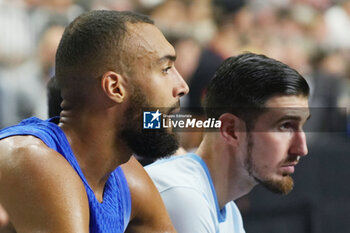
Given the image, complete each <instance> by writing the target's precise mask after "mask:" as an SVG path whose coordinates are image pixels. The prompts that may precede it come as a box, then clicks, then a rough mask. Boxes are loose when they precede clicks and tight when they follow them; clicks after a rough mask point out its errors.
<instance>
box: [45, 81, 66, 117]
mask: <svg viewBox="0 0 350 233" xmlns="http://www.w3.org/2000/svg"><path fill="white" fill-rule="evenodd" d="M46 90H47V104H48V114H49V117H50V118H51V117H54V116H59V115H60V113H61V111H62V108H61V102H62V97H61V90H60V89H59V87H58V86H57V83H56V78H55V77H52V78H51V79H50V80H49V82H48V83H47V86H46Z"/></svg>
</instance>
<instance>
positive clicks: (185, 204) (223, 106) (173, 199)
mask: <svg viewBox="0 0 350 233" xmlns="http://www.w3.org/2000/svg"><path fill="white" fill-rule="evenodd" d="M308 96H309V86H308V84H307V82H306V81H305V79H304V78H303V77H302V76H301V75H300V74H299V73H298V72H297V71H295V70H293V69H292V68H290V67H288V66H287V65H285V64H283V63H281V62H278V61H276V60H273V59H271V58H268V57H266V56H263V55H256V54H252V53H246V54H242V55H239V56H236V57H231V58H228V59H227V60H225V61H224V62H223V64H222V65H221V66H220V67H219V68H218V70H217V71H216V73H215V75H214V78H213V79H212V80H211V82H210V84H209V86H208V89H207V92H206V97H205V102H204V103H205V104H204V110H205V112H206V115H207V117H208V118H215V119H219V120H220V121H221V127H220V130H218V131H215V132H212V131H210V132H209V131H208V132H206V133H205V136H204V138H203V141H202V143H201V144H200V146H199V148H198V150H197V151H196V152H195V153H190V154H187V155H184V156H175V157H171V158H167V159H162V160H158V161H156V162H155V163H153V164H151V165H149V166H147V167H146V171H147V172H148V173H149V175H150V176H151V178H152V180H153V182H154V183H155V185H156V186H157V188H158V190H159V192H160V194H161V196H162V199H163V201H164V204H165V205H166V208H167V210H168V213H169V215H170V218H171V220H172V222H173V224H174V226H175V229H176V230H177V232H179V233H187V232H192V233H217V232H222V233H226V232H231V233H242V232H245V231H244V227H243V222H242V217H241V214H240V212H239V210H238V208H237V206H236V205H235V203H234V202H233V201H234V200H236V199H238V198H239V197H242V196H243V195H245V194H247V193H249V192H250V191H251V190H252V188H253V187H254V186H255V185H257V184H259V183H260V184H262V185H264V186H265V187H266V188H268V189H269V190H271V191H272V192H275V193H281V194H287V193H288V192H290V191H291V190H292V188H293V179H292V178H291V176H290V175H291V174H292V173H293V172H294V168H295V166H296V165H297V163H298V162H299V159H300V158H301V157H302V156H305V155H306V154H307V146H306V139H305V133H304V132H303V130H302V127H303V125H304V123H305V122H306V121H307V119H308V118H309V108H308Z"/></svg>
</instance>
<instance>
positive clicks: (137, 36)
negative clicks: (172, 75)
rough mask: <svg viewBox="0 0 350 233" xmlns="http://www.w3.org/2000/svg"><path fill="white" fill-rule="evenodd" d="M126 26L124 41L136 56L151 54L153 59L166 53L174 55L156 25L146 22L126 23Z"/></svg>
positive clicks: (173, 51) (172, 49) (170, 46)
mask: <svg viewBox="0 0 350 233" xmlns="http://www.w3.org/2000/svg"><path fill="white" fill-rule="evenodd" d="M127 28H128V36H127V38H126V43H128V44H129V46H128V47H129V48H130V49H131V50H133V51H134V52H135V53H136V56H152V57H154V58H155V59H156V58H161V57H163V56H166V55H172V56H175V50H174V48H173V46H172V45H171V44H170V43H169V42H168V41H167V40H166V39H165V37H164V35H163V33H162V32H161V31H160V30H159V29H158V28H157V27H156V26H154V25H152V24H148V23H135V24H131V23H128V24H127Z"/></svg>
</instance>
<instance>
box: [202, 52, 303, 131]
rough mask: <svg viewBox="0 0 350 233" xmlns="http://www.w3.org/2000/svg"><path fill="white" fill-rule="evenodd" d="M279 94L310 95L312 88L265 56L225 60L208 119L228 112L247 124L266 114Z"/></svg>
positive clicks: (208, 103)
mask: <svg viewBox="0 0 350 233" xmlns="http://www.w3.org/2000/svg"><path fill="white" fill-rule="evenodd" d="M278 95H295V96H299V95H301V96H305V97H307V96H308V95H309V85H308V84H307V82H306V80H305V79H304V78H303V77H302V76H301V75H300V74H299V73H298V72H297V71H296V70H294V69H292V68H290V67H289V66H287V65H286V64H283V63H282V62H279V61H276V60H274V59H272V58H268V57H266V56H264V55H258V54H253V53H244V54H241V55H238V56H233V57H230V58H228V59H226V60H225V61H224V62H223V63H222V64H221V66H220V67H219V68H218V69H217V71H216V73H215V75H214V77H213V79H212V80H211V82H210V84H209V86H208V89H207V93H206V98H205V101H204V108H205V112H206V114H207V117H208V118H216V119H218V118H219V117H220V116H221V115H222V114H224V113H226V112H229V113H232V114H235V115H236V116H238V117H240V118H241V119H242V120H244V121H246V123H247V127H248V128H251V127H252V126H253V125H252V124H253V120H254V119H256V117H257V116H258V115H259V113H261V111H263V107H264V104H265V102H266V101H267V100H268V99H269V98H271V97H273V96H278Z"/></svg>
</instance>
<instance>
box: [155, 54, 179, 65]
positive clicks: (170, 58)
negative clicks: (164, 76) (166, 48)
mask: <svg viewBox="0 0 350 233" xmlns="http://www.w3.org/2000/svg"><path fill="white" fill-rule="evenodd" d="M168 60H170V61H173V62H174V61H175V60H176V56H174V55H165V56H163V57H161V58H159V59H158V63H159V64H161V63H163V62H166V61H168Z"/></svg>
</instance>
